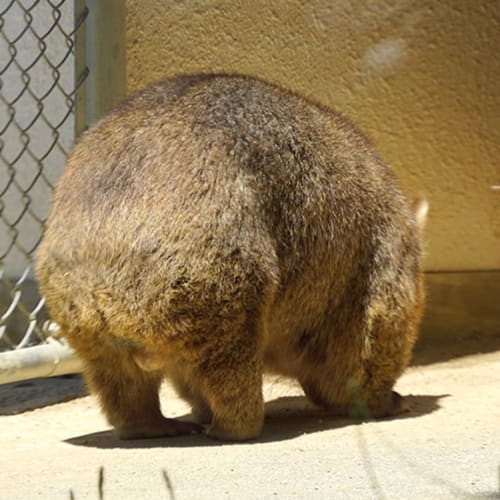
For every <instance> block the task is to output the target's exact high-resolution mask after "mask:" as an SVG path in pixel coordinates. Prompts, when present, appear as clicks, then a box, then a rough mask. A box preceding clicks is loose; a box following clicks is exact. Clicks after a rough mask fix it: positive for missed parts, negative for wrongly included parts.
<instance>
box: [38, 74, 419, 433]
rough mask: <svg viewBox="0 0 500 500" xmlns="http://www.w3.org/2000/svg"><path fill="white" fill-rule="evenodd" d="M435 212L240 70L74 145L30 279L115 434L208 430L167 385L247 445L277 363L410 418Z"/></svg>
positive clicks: (324, 399)
mask: <svg viewBox="0 0 500 500" xmlns="http://www.w3.org/2000/svg"><path fill="white" fill-rule="evenodd" d="M425 209H426V206H425V203H424V202H421V203H420V204H418V205H417V204H412V203H410V202H409V201H408V200H407V198H406V197H405V196H404V194H403V192H402V190H401V188H400V186H399V184H398V181H397V180H396V177H395V175H394V174H393V172H392V170H391V169H390V168H389V167H388V166H387V165H386V164H385V163H384V162H383V161H382V160H381V158H380V157H379V155H378V154H377V153H376V152H375V151H374V150H373V149H372V147H371V145H370V144H369V142H368V140H367V139H366V138H365V137H364V136H363V135H362V134H361V133H360V132H358V131H357V130H356V129H355V128H354V127H353V126H352V125H351V124H350V123H349V122H348V121H347V120H346V119H345V118H343V117H342V116H341V115H340V114H338V113H336V112H334V111H333V110H330V109H328V108H326V107H325V106H322V105H319V104H317V103H314V102H312V101H311V100H309V99H305V98H302V97H300V96H298V95H296V94H294V93H292V92H289V91H286V90H283V89H281V88H279V87H277V86H274V85H271V84H269V83H266V82H264V81H261V80H258V79H254V78H250V77H246V76H241V75H224V74H200V75H190V76H179V77H175V78H172V79H167V80H165V81H162V82H160V83H157V84H155V85H153V86H150V87H149V88H147V89H146V90H143V91H141V92H139V93H138V94H136V95H134V96H132V97H130V98H128V99H127V100H125V101H124V102H123V103H122V104H121V105H119V106H118V107H117V108H116V109H115V110H114V111H113V112H111V113H110V114H109V115H107V116H106V117H105V118H103V119H101V120H100V121H99V122H98V123H97V124H96V125H95V126H94V127H92V128H91V129H90V130H89V131H87V132H85V133H84V134H83V135H82V136H81V137H80V139H79V140H78V141H77V144H76V145H75V147H74V149H73V151H72V153H71V154H70V156H69V158H68V161H67V167H66V170H65V172H64V174H63V176H62V178H61V179H60V181H59V183H58V184H57V186H56V189H55V192H54V195H53V199H52V202H51V208H50V213H49V217H48V220H47V224H46V232H45V235H44V238H43V241H42V243H41V245H40V248H39V251H38V259H37V267H36V272H37V276H38V280H39V283H40V287H41V291H42V293H43V294H44V295H45V298H46V303H47V306H48V309H49V312H50V314H51V316H52V318H53V319H54V320H55V321H56V322H57V323H58V324H59V326H60V328H61V330H62V332H63V334H64V335H65V336H66V337H67V339H68V341H69V343H70V344H71V346H72V347H73V348H74V349H75V350H76V352H77V354H78V355H79V356H80V357H81V359H82V360H83V362H84V365H85V374H86V379H87V382H88V384H89V387H90V389H91V390H92V391H94V392H95V393H96V394H97V396H98V397H99V400H100V403H101V405H102V408H103V411H104V413H105V414H106V416H107V418H108V420H109V422H110V424H111V425H112V426H113V427H114V430H115V432H116V433H117V435H118V436H119V437H120V438H123V439H131V438H144V437H157V436H170V435H177V434H184V433H191V432H193V431H197V430H198V429H199V427H200V426H199V425H197V424H196V423H195V422H193V423H191V422H182V421H177V420H175V419H167V418H165V417H164V416H163V415H162V412H161V410H160V404H159V397H158V389H159V386H160V383H161V382H162V380H163V379H164V378H165V377H168V378H169V379H171V381H172V382H173V384H174V386H175V387H176V389H177V391H178V393H179V394H180V396H182V397H183V398H185V399H186V400H187V401H188V402H189V403H190V404H191V405H192V407H193V415H194V416H195V417H196V419H195V420H196V421H197V422H198V423H207V424H209V425H208V426H207V428H206V433H207V434H208V436H211V437H214V438H219V439H227V440H245V439H250V438H254V437H256V436H258V435H259V433H260V432H261V429H262V425H263V416H264V404H263V398H262V376H263V372H271V373H278V374H282V375H285V376H288V377H293V378H296V379H298V381H299V382H300V384H301V385H302V387H303V389H304V392H305V394H306V395H307V396H308V397H309V398H310V399H311V400H312V401H313V402H314V403H316V404H317V405H320V406H321V407H324V408H327V409H329V410H331V411H332V412H333V413H335V414H339V415H347V414H349V412H350V410H351V408H352V406H353V404H354V403H355V400H356V399H357V398H358V399H359V398H361V400H362V401H363V404H364V405H365V407H366V409H367V410H368V411H369V412H370V414H371V415H372V416H374V417H381V416H390V415H393V414H396V413H398V412H399V411H402V410H403V406H404V405H402V401H403V400H402V397H401V396H399V395H398V394H397V393H395V392H393V391H392V388H393V385H394V383H395V381H396V379H397V378H398V377H399V376H400V375H401V373H402V372H403V370H404V368H405V367H406V366H407V364H408V362H409V358H410V355H411V351H412V347H413V344H414V342H415V339H416V336H417V328H418V323H419V320H420V317H421V314H422V309H423V302H424V291H423V284H422V269H421V245H420V238H421V236H420V230H421V227H420V226H421V225H422V221H423V219H424V215H423V213H424V212H425ZM419 213H421V215H422V216H421V217H419ZM419 219H422V221H421V222H420V223H419Z"/></svg>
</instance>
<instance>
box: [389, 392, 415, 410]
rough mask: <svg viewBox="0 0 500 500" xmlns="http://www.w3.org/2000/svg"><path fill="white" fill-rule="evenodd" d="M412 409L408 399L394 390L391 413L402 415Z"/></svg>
mask: <svg viewBox="0 0 500 500" xmlns="http://www.w3.org/2000/svg"><path fill="white" fill-rule="evenodd" d="M409 411H410V405H409V404H408V400H407V399H406V398H405V397H404V396H401V394H399V392H396V391H392V410H391V413H390V415H400V414H401V413H407V412H409Z"/></svg>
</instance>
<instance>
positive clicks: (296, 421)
mask: <svg viewBox="0 0 500 500" xmlns="http://www.w3.org/2000/svg"><path fill="white" fill-rule="evenodd" d="M444 397H448V395H445V394H443V395H439V396H431V395H419V396H413V395H409V396H406V398H405V399H406V400H407V402H408V405H409V407H410V411H408V412H406V413H402V414H400V415H398V416H395V417H391V418H390V419H385V420H399V419H408V418H416V417H421V416H423V415H427V414H429V413H432V412H434V411H436V410H438V409H439V408H440V405H439V401H440V399H441V398H444ZM189 417H190V415H183V416H182V417H179V418H180V420H189ZM359 423H361V421H360V420H357V419H348V418H341V417H336V416H334V415H331V414H329V413H328V412H327V411H325V410H321V409H318V408H317V407H315V406H314V405H312V404H311V403H310V402H309V401H308V400H307V399H306V398H305V397H304V396H284V397H280V398H277V399H274V400H272V401H269V402H267V403H266V419H265V423H264V429H263V432H262V434H261V436H260V437H259V438H257V439H255V440H252V441H250V442H254V443H265V442H273V441H284V440H287V439H292V438H295V437H297V436H301V435H304V434H310V433H314V432H323V431H326V430H332V429H340V428H342V427H347V426H351V425H358V424H359ZM65 442H66V443H70V444H73V445H76V446H87V447H90V448H102V449H108V448H165V447H199V446H228V445H229V446H230V445H237V444H239V443H228V442H221V441H215V440H212V439H209V438H207V437H206V436H204V435H203V434H195V435H190V436H177V437H168V438H158V439H137V440H131V441H120V440H119V439H117V438H116V437H115V436H114V435H113V433H112V431H111V430H108V431H102V432H93V433H91V434H85V435H82V436H77V437H74V438H70V439H67V440H65Z"/></svg>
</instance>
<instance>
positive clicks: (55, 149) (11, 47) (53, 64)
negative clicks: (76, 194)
mask: <svg viewBox="0 0 500 500" xmlns="http://www.w3.org/2000/svg"><path fill="white" fill-rule="evenodd" d="M76 1H77V0H59V1H56V0H0V351H4V352H6V351H12V350H19V349H21V348H23V347H27V346H33V345H36V344H41V343H46V342H47V338H48V336H49V334H50V332H49V329H48V328H47V327H46V325H47V324H48V323H47V319H48V317H47V313H46V311H45V309H44V300H43V298H40V295H39V294H38V291H37V287H36V283H35V281H34V279H33V274H32V264H33V258H34V253H35V250H36V248H37V246H38V244H39V242H40V239H41V237H42V233H43V225H44V220H45V218H46V216H47V208H48V201H49V198H50V193H51V191H52V188H53V185H54V183H55V181H56V180H57V179H58V177H59V175H60V173H61V171H62V169H63V166H64V162H65V157H66V154H67V152H68V149H69V148H70V146H71V144H72V142H73V140H74V136H75V103H76V95H77V92H78V89H79V88H80V86H82V85H83V83H84V81H85V78H86V76H87V73H88V71H87V69H86V68H84V69H82V70H81V71H80V73H79V74H78V72H77V71H75V68H76V65H75V39H76V33H77V31H78V29H79V28H80V27H81V26H82V25H83V23H85V20H86V17H87V13H88V11H87V9H86V8H85V9H83V11H82V13H83V14H78V16H77V15H76V14H75V12H77V9H76V8H75V2H76ZM44 325H45V326H44Z"/></svg>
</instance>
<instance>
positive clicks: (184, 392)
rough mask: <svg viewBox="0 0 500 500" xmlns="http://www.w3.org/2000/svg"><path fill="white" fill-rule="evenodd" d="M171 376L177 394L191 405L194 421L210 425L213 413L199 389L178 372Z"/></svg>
mask: <svg viewBox="0 0 500 500" xmlns="http://www.w3.org/2000/svg"><path fill="white" fill-rule="evenodd" d="M169 375H170V379H171V381H172V383H173V385H174V388H175V390H176V391H177V394H179V396H180V397H181V398H182V399H184V400H186V401H187V402H188V403H189V404H190V405H191V411H192V415H193V420H194V421H195V422H196V423H197V424H210V422H211V421H212V416H213V415H212V411H211V410H210V407H209V406H208V403H207V402H206V401H205V399H204V398H203V396H202V395H201V391H200V389H199V387H197V386H196V385H195V383H194V382H193V381H190V380H189V377H187V376H186V375H185V374H181V373H180V372H178V371H176V372H174V373H170V374H169Z"/></svg>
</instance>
